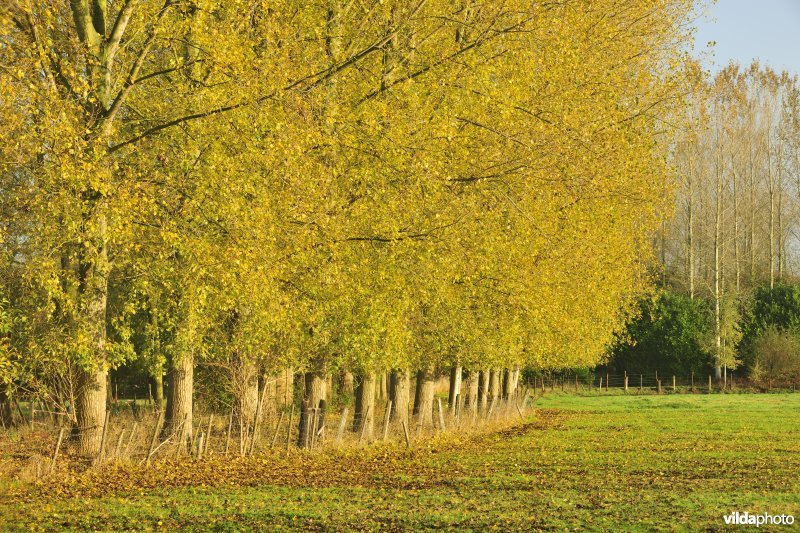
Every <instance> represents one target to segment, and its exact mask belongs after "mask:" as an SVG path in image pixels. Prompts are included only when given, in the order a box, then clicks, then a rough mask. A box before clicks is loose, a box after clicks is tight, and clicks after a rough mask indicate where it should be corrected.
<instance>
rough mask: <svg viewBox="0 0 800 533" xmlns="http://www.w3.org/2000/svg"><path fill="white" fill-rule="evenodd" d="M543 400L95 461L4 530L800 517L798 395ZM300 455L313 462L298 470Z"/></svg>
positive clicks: (676, 524) (0, 510)
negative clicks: (510, 414)
mask: <svg viewBox="0 0 800 533" xmlns="http://www.w3.org/2000/svg"><path fill="white" fill-rule="evenodd" d="M537 406H538V407H539V411H538V412H537V414H536V416H535V417H533V420H532V421H531V422H530V423H528V424H526V425H524V426H518V427H516V428H511V429H508V430H505V431H502V432H498V433H493V434H483V435H474V436H470V437H453V436H451V437H447V438H444V439H441V440H439V441H436V442H433V443H429V444H426V445H424V446H421V447H419V448H418V449H417V450H415V451H414V452H406V451H404V450H402V449H400V448H396V447H391V446H389V447H385V446H384V447H382V446H376V447H372V448H369V449H368V450H360V451H353V450H349V451H345V452H330V453H323V454H315V455H308V454H296V455H292V456H290V457H289V458H288V459H287V458H283V457H282V456H281V458H278V456H277V455H276V456H275V457H274V461H273V457H270V456H268V457H265V458H259V459H249V460H245V461H244V462H241V461H239V462H238V463H237V465H236V468H234V469H231V470H225V471H224V472H222V473H221V472H220V469H222V468H223V467H222V466H221V465H219V464H217V463H215V462H214V460H212V461H210V462H208V463H207V464H205V466H203V465H193V464H192V463H184V464H179V465H165V466H161V467H159V468H153V469H150V470H145V471H140V470H137V469H130V468H129V469H123V470H121V471H117V470H113V471H108V472H101V473H99V474H97V473H95V474H92V475H91V476H89V477H88V478H87V477H85V476H84V477H78V478H76V479H73V480H70V481H67V482H64V484H63V485H61V486H60V487H59V486H49V487H39V488H31V489H29V490H28V491H25V492H23V493H20V494H16V495H12V497H8V498H3V497H2V495H0V529H2V530H5V529H12V530H13V529H21V528H30V526H31V525H33V527H34V528H43V529H61V528H70V529H100V530H125V529H135V530H149V529H160V528H164V529H174V528H187V529H195V530H206V529H216V530H231V531H233V530H248V529H252V530H263V529H266V528H269V529H276V528H279V527H285V528H295V529H330V530H341V529H356V528H358V529H387V528H388V529H421V528H449V529H459V530H463V529H475V530H479V529H485V528H491V527H495V528H499V529H503V530H507V529H522V530H531V529H546V530H554V529H559V530H565V529H570V530H571V529H578V530H614V531H619V530H635V531H652V530H690V531H694V530H702V529H724V523H723V520H722V516H723V515H724V514H727V513H730V512H732V511H735V510H738V511H742V512H743V511H750V512H751V513H760V512H768V513H770V514H783V513H787V514H793V515H794V516H795V517H796V518H797V519H798V521H800V478H799V477H798V474H800V394H794V395H793V394H728V395H716V394H715V395H688V394H687V395H663V396H655V395H650V396H635V395H631V396H625V395H608V396H605V395H602V394H595V395H591V396H571V395H562V394H558V393H554V394H550V395H548V396H545V397H544V398H541V399H540V400H539V401H538V402H537ZM217 461H227V460H226V459H222V458H220V459H217ZM248 461H249V462H248ZM285 461H288V462H289V463H285ZM292 461H298V462H300V463H302V464H301V467H302V468H301V469H298V471H297V472H287V471H286V464H292ZM276 468H277V469H282V470H281V472H280V473H276V472H275V471H274V470H275V469H276ZM309 468H310V469H315V468H316V469H318V470H317V471H318V474H315V475H310V476H309V475H301V472H307V469H309ZM181 469H183V470H181ZM186 469H198V470H199V472H200V473H197V474H196V475H195V476H194V477H193V476H188V475H187V476H186V477H185V478H184V477H182V474H181V472H183V473H185V472H186V471H187V470H186ZM165 470H168V471H169V474H170V475H169V476H167V477H164V471H165ZM103 476H107V479H105V481H104V479H103ZM315 476H318V478H319V479H318V481H317V477H315ZM160 479H162V480H165V479H168V481H163V483H164V484H165V485H169V487H170V488H159V483H160V482H161V481H160ZM228 482H231V483H233V484H234V485H233V486H228V485H227V483H228ZM201 483H203V484H205V485H206V486H200V484H201ZM131 486H147V487H151V488H144V489H142V490H135V491H131V490H130V487H131ZM761 529H762V530H769V529H768V528H764V527H762V528H761Z"/></svg>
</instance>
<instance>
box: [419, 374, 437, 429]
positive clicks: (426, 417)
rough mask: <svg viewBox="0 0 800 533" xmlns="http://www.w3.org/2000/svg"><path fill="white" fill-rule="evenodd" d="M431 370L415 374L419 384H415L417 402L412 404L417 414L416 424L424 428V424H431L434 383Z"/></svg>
mask: <svg viewBox="0 0 800 533" xmlns="http://www.w3.org/2000/svg"><path fill="white" fill-rule="evenodd" d="M433 377H434V376H433V370H431V369H427V370H425V371H423V372H421V375H420V374H417V379H418V380H419V383H418V384H417V389H418V395H419V400H418V402H417V403H415V404H414V410H415V412H416V413H417V424H419V425H420V426H423V427H424V426H425V425H426V424H432V423H433V397H434V388H435V382H434V379H433Z"/></svg>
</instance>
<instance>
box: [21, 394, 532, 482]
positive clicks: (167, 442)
mask: <svg viewBox="0 0 800 533" xmlns="http://www.w3.org/2000/svg"><path fill="white" fill-rule="evenodd" d="M534 401H535V396H534V393H533V391H531V390H527V389H521V390H518V391H517V392H516V393H515V394H513V395H511V396H510V397H507V398H503V397H501V396H499V395H498V396H495V397H493V398H488V397H487V398H486V399H485V400H483V401H478V399H477V398H475V399H469V398H462V397H461V396H460V395H459V396H458V397H457V398H456V401H455V402H454V405H453V406H452V407H451V406H449V405H448V404H447V402H446V401H444V402H443V401H442V399H441V398H436V399H435V400H434V402H433V405H432V408H431V412H430V413H427V412H426V413H424V416H420V415H419V414H417V415H413V414H412V413H407V416H397V415H396V413H395V412H394V411H396V410H393V409H392V403H391V401H389V400H388V399H387V400H385V401H378V400H376V401H375V402H374V405H373V407H372V408H369V409H368V410H367V411H366V412H365V413H361V414H357V413H353V412H351V410H350V408H349V407H348V406H345V407H344V408H343V409H330V410H326V409H323V408H317V409H305V410H302V411H301V410H300V409H298V408H297V407H296V405H295V404H294V403H291V404H289V405H285V406H280V405H272V406H270V408H269V409H264V410H263V411H262V412H259V413H257V414H256V416H255V418H254V419H250V420H244V419H243V417H241V416H239V414H238V413H237V412H236V410H235V409H231V410H230V412H228V413H220V412H205V413H202V412H195V413H194V416H192V417H191V419H190V420H187V418H184V419H183V420H182V421H179V422H177V423H176V421H175V420H173V421H167V420H165V412H164V410H162V409H159V408H158V407H157V406H155V405H154V404H152V403H151V402H148V401H146V400H136V401H134V400H118V401H116V402H115V403H114V404H113V406H112V408H111V409H108V411H107V416H106V419H105V423H104V424H103V425H102V426H100V427H91V428H78V427H76V426H75V424H74V423H73V422H72V420H71V416H70V413H64V412H57V411H54V410H51V409H47V408H46V407H44V406H42V404H41V403H39V402H36V401H30V402H29V403H28V404H27V405H21V402H17V405H16V408H17V409H18V412H19V415H20V416H21V418H20V420H19V422H20V424H18V425H17V426H16V428H15V431H16V432H17V435H18V437H17V442H18V447H19V449H18V451H19V452H20V454H27V456H28V459H29V463H30V464H29V465H28V467H27V470H28V474H27V477H28V478H29V479H33V480H35V479H39V478H42V477H46V476H53V475H59V474H61V473H64V472H66V471H68V470H70V469H74V468H85V467H89V466H98V465H103V464H108V463H115V462H123V463H133V464H138V465H148V464H151V463H157V462H163V461H167V460H177V459H180V458H182V457H183V458H187V457H191V458H193V459H195V460H199V459H203V458H208V457H211V456H217V457H219V456H228V457H231V458H233V457H237V456H238V457H245V456H250V455H254V454H258V453H261V452H265V453H269V451H270V450H275V451H286V452H287V453H288V452H289V451H290V450H293V449H319V448H327V447H332V446H353V445H369V444H373V443H376V442H391V441H393V442H395V443H398V444H400V445H404V446H406V447H413V446H414V445H415V443H416V442H417V441H419V440H421V439H426V438H430V437H432V436H434V435H437V434H439V433H442V432H445V431H455V432H466V431H474V430H482V429H484V428H492V427H494V426H497V425H504V424H508V423H509V422H510V421H511V420H525V419H526V416H527V415H528V413H529V409H530V407H531V406H532V404H533V402H534ZM321 405H322V404H321ZM303 417H305V418H303ZM301 420H302V423H301ZM303 427H305V428H306V430H305V433H304V434H303V433H301V432H302V431H303ZM87 431H91V432H93V435H94V436H95V437H98V436H99V438H100V439H101V442H100V447H99V452H98V453H96V454H93V455H92V456H91V457H87V456H86V455H85V454H81V451H80V450H79V448H78V442H79V438H78V437H80V436H81V434H84V433H85V432H87ZM23 448H24V449H23ZM23 477H26V476H23Z"/></svg>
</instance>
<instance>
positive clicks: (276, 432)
mask: <svg viewBox="0 0 800 533" xmlns="http://www.w3.org/2000/svg"><path fill="white" fill-rule="evenodd" d="M283 415H284V412H283V410H281V416H280V417H279V418H278V425H277V426H275V434H274V435H272V443H270V445H269V449H270V450H271V449H273V448H274V447H275V442H277V440H278V432H279V431H280V429H281V423H282V422H283Z"/></svg>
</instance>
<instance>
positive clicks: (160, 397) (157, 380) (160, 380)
mask: <svg viewBox="0 0 800 533" xmlns="http://www.w3.org/2000/svg"><path fill="white" fill-rule="evenodd" d="M153 386H154V390H153V403H155V405H156V409H158V410H159V411H161V410H162V409H163V408H164V373H163V370H162V369H161V367H160V366H159V368H158V370H156V372H155V375H154V376H153Z"/></svg>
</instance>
